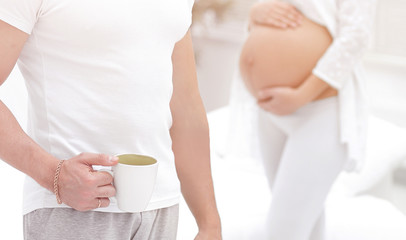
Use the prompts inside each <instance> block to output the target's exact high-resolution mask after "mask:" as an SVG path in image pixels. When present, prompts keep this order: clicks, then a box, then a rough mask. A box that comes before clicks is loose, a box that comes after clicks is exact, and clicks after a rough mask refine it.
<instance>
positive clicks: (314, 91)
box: [297, 74, 331, 104]
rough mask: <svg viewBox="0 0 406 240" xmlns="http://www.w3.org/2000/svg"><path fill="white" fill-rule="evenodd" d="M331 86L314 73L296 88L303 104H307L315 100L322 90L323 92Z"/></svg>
mask: <svg viewBox="0 0 406 240" xmlns="http://www.w3.org/2000/svg"><path fill="white" fill-rule="evenodd" d="M330 87H331V86H330V85H329V84H328V83H326V82H325V81H323V80H322V79H320V78H318V77H317V76H316V75H314V74H310V76H309V77H308V78H307V79H306V80H305V81H304V82H303V83H302V84H301V85H300V86H299V87H298V88H297V90H298V91H299V95H300V98H301V101H302V102H303V104H307V103H309V102H311V101H314V100H316V99H317V98H318V97H319V96H320V95H321V94H322V93H323V92H325V91H326V90H327V89H328V88H330Z"/></svg>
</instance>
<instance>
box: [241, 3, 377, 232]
mask: <svg viewBox="0 0 406 240" xmlns="http://www.w3.org/2000/svg"><path fill="white" fill-rule="evenodd" d="M373 9H374V1H373V0H300V1H299V0H291V1H263V2H259V3H257V4H256V5H254V6H253V7H252V9H251V13H250V24H249V30H250V33H249V36H248V38H247V40H246V42H245V44H244V46H243V49H242V52H241V57H240V73H241V77H242V79H243V81H244V83H245V87H246V89H247V90H248V91H249V92H250V93H251V95H252V96H253V97H254V98H255V99H256V103H257V104H258V106H259V107H260V109H261V110H260V111H259V115H258V121H259V124H258V126H259V128H258V135H259V140H260V148H261V154H262V158H263V159H264V161H265V164H264V166H265V168H266V169H265V172H266V174H267V177H268V179H269V185H270V187H271V190H272V203H271V205H270V209H269V213H268V218H267V222H266V227H265V229H266V230H265V231H266V234H265V235H266V238H265V239H271V240H309V239H312V240H314V239H325V233H324V227H323V223H324V220H323V217H324V210H323V209H324V207H323V204H324V201H325V199H326V197H327V195H328V193H329V191H330V188H331V186H332V184H333V183H334V181H335V179H336V177H337V176H338V174H339V173H340V172H341V171H342V170H347V171H356V170H359V168H360V167H361V165H362V160H363V156H364V145H365V130H366V106H365V101H364V100H365V93H364V80H363V78H362V68H361V65H360V60H361V57H362V54H363V53H364V51H365V49H366V47H367V45H368V44H367V43H368V39H369V36H370V32H371V22H372V20H373V19H372V16H373Z"/></svg>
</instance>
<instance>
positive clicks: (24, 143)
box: [0, 101, 58, 191]
mask: <svg viewBox="0 0 406 240" xmlns="http://www.w3.org/2000/svg"><path fill="white" fill-rule="evenodd" d="M0 158H1V159H2V160H4V161H5V162H7V163H8V164H10V165H11V166H13V167H14V168H16V169H18V170H20V171H22V172H24V173H25V174H27V175H29V176H30V177H32V178H33V179H35V180H36V181H37V182H38V183H39V184H40V185H42V186H43V187H45V188H47V189H48V190H50V191H52V189H53V185H52V184H53V175H54V171H55V169H56V166H57V164H58V160H57V159H56V158H54V157H53V156H52V155H50V154H49V153H47V152H46V151H45V150H44V149H42V148H41V147H40V146H39V145H38V144H36V143H35V142H34V141H33V140H32V139H31V138H30V137H29V136H28V135H27V134H26V133H25V132H24V131H23V129H22V128H21V126H20V125H19V123H18V122H17V120H16V119H15V117H14V115H13V114H12V113H11V112H10V110H9V109H8V108H7V106H6V105H5V104H4V103H3V102H2V101H0Z"/></svg>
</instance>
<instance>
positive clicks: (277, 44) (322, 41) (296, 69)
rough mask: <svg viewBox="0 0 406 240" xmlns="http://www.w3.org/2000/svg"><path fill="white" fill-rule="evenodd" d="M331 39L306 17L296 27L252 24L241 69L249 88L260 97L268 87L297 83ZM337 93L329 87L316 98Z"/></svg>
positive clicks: (303, 78) (322, 29)
mask: <svg viewBox="0 0 406 240" xmlns="http://www.w3.org/2000/svg"><path fill="white" fill-rule="evenodd" d="M331 42H332V37H331V35H330V33H329V32H328V30H327V29H326V28H325V27H323V26H321V25H319V24H317V23H315V22H313V21H311V20H309V19H307V18H304V19H303V22H302V24H301V25H300V26H299V27H297V28H294V29H292V28H289V29H280V28H273V27H270V26H263V25H252V26H251V29H250V35H249V36H248V38H247V40H246V42H245V43H244V46H243V49H242V52H241V56H240V72H241V76H242V78H243V80H244V82H245V85H246V87H247V89H248V90H249V91H250V92H251V94H252V95H253V96H254V97H257V96H258V92H259V91H260V90H261V89H264V88H268V87H277V86H290V87H298V86H299V85H300V84H302V83H303V81H305V80H306V78H307V77H308V76H310V74H311V73H312V70H313V68H314V67H315V66H316V64H317V61H318V60H319V59H320V58H321V57H322V55H323V54H324V52H325V51H326V50H327V48H328V47H329V46H330V44H331ZM335 95H337V91H336V90H335V89H334V88H332V87H329V88H328V89H327V90H325V91H324V92H323V93H322V94H320V95H319V96H318V97H317V98H316V99H315V100H320V99H323V98H327V97H330V96H335Z"/></svg>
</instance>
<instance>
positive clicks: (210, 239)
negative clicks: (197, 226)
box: [195, 230, 222, 240]
mask: <svg viewBox="0 0 406 240" xmlns="http://www.w3.org/2000/svg"><path fill="white" fill-rule="evenodd" d="M221 239H222V238H221V231H220V230H218V231H199V234H197V236H196V237H195V240H221Z"/></svg>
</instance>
